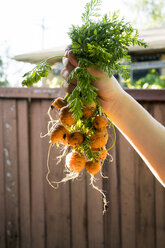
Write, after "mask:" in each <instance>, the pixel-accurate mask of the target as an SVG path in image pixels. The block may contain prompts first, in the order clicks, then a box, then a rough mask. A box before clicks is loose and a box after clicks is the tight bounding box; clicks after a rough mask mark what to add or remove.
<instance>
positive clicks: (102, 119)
mask: <svg viewBox="0 0 165 248" xmlns="http://www.w3.org/2000/svg"><path fill="white" fill-rule="evenodd" d="M93 125H94V127H95V128H97V129H101V128H105V127H106V126H107V125H108V119H107V118H106V116H103V115H101V116H96V117H95V119H94V120H93Z"/></svg>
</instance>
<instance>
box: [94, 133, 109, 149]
mask: <svg viewBox="0 0 165 248" xmlns="http://www.w3.org/2000/svg"><path fill="white" fill-rule="evenodd" d="M107 141H108V132H107V129H106V128H103V129H96V131H95V133H94V134H93V135H92V136H91V137H90V145H91V149H92V150H93V149H98V148H99V149H101V148H103V147H104V146H105V145H106V143H107Z"/></svg>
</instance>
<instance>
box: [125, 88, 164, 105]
mask: <svg viewBox="0 0 165 248" xmlns="http://www.w3.org/2000/svg"><path fill="white" fill-rule="evenodd" d="M125 91H126V92H127V93H128V94H129V95H131V96H132V97H133V98H135V99H136V100H137V101H146V102H151V101H154V102H157V101H158V102H160V101H165V90H164V89H161V90H150V89H146V90H139V89H125Z"/></svg>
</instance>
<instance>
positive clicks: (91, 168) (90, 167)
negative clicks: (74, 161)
mask: <svg viewBox="0 0 165 248" xmlns="http://www.w3.org/2000/svg"><path fill="white" fill-rule="evenodd" d="M85 168H86V170H87V171H88V172H89V173H90V174H91V175H95V174H97V173H98V172H99V171H100V169H101V163H100V162H99V161H87V162H86V164H85Z"/></svg>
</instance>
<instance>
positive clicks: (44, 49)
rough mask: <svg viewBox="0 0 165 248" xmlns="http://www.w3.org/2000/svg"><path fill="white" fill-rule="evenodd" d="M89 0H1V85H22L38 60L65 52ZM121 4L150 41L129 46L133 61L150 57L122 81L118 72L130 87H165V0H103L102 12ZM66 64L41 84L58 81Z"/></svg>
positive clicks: (47, 84) (118, 7)
mask: <svg viewBox="0 0 165 248" xmlns="http://www.w3.org/2000/svg"><path fill="white" fill-rule="evenodd" d="M86 2H87V1H86V0H82V1H76V0H70V1H65V0H61V1H52V0H48V1H46V2H45V1H43V0H41V1H39V0H35V1H32V0H29V1H28V2H27V1H24V0H15V1H10V0H6V1H2V3H1V9H2V13H1V15H0V31H1V35H0V85H1V86H11V87H21V81H22V75H23V74H24V73H25V72H27V71H28V70H30V69H31V68H33V67H34V63H39V62H40V61H41V60H42V59H45V58H47V57H51V56H55V55H63V53H64V49H65V47H66V46H67V45H68V44H70V40H69V38H68V35H67V32H68V31H69V28H70V27H71V25H72V24H75V25H76V24H81V13H82V12H83V9H84V6H85V4H86ZM117 10H119V11H120V15H121V17H124V18H125V20H126V21H129V22H131V23H132V25H133V27H134V28H137V29H138V30H139V34H140V38H144V40H145V41H146V42H148V44H149V48H148V49H147V50H145V51H144V50H143V49H142V50H140V49H136V48H134V49H132V48H130V55H131V59H132V62H133V63H137V62H138V63H140V62H146V63H140V65H139V66H140V67H138V66H137V64H135V65H133V66H132V71H131V73H130V79H129V80H127V81H122V80H121V79H120V75H116V76H117V78H119V79H120V80H119V81H120V82H121V83H122V85H123V86H125V87H129V88H164V87H165V77H164V75H165V69H163V68H164V67H165V64H164V63H165V62H163V61H165V55H164V53H165V1H164V0H133V1H131V0H128V1H126V0H116V1H109V0H103V1H102V5H101V13H102V14H105V13H109V12H113V11H117ZM18 55H22V56H18ZM12 58H15V60H14V59H12ZM16 60H19V61H20V62H17V61H16ZM25 62H28V63H25ZM29 62H30V63H29ZM152 62H153V63H152ZM61 69H62V65H61V63H58V64H56V65H55V66H54V70H53V74H52V73H51V75H50V77H49V78H48V80H47V81H45V80H43V81H42V82H40V83H39V84H38V85H36V86H46V87H56V86H59V85H60V81H61V78H60V76H59V75H60V71H61Z"/></svg>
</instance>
